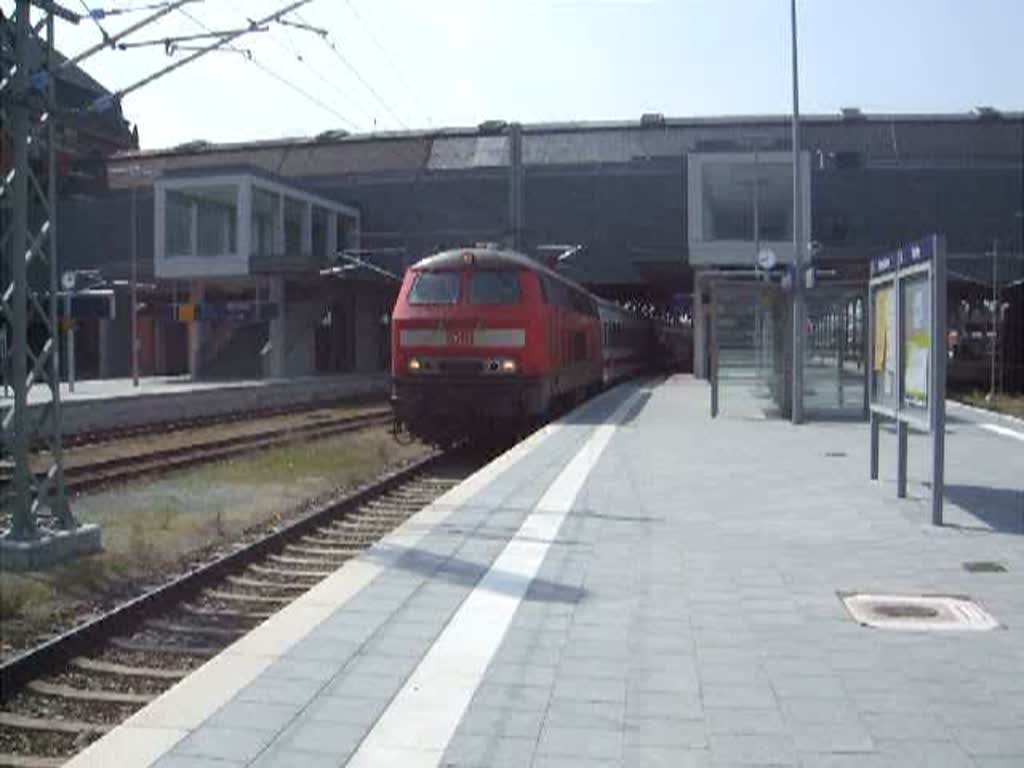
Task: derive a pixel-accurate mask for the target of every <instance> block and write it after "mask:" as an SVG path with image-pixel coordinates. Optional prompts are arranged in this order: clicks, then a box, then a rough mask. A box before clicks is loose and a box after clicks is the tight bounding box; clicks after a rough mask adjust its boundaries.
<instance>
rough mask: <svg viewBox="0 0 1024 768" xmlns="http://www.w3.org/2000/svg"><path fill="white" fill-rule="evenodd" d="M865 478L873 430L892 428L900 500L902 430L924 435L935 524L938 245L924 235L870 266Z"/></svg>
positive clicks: (875, 437) (940, 408) (940, 301)
mask: <svg viewBox="0 0 1024 768" xmlns="http://www.w3.org/2000/svg"><path fill="white" fill-rule="evenodd" d="M868 311H869V316H868V324H869V328H870V331H869V337H868V343H869V344H870V347H871V349H870V355H869V360H870V361H871V375H870V377H869V389H870V391H869V402H870V411H871V477H872V479H875V480H877V479H878V457H879V439H880V424H881V422H882V421H884V420H890V421H895V422H896V435H897V441H898V448H897V478H896V489H897V490H896V493H897V495H898V496H899V497H901V498H903V497H905V496H906V494H907V444H908V436H909V429H910V427H914V428H917V429H920V430H922V431H924V432H927V433H929V434H931V437H932V441H931V442H932V454H933V455H932V522H933V523H935V524H936V525H941V524H942V494H943V468H944V462H945V430H946V341H945V339H946V246H945V240H944V238H942V236H940V235H932V236H931V237H927V238H924V239H923V240H919V241H917V242H915V243H910V244H909V245H906V246H903V247H902V248H900V249H898V250H896V251H893V252H891V253H886V254H882V255H880V256H876V257H875V258H873V259H872V260H871V281H870V283H869V301H868Z"/></svg>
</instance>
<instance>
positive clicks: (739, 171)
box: [701, 160, 793, 242]
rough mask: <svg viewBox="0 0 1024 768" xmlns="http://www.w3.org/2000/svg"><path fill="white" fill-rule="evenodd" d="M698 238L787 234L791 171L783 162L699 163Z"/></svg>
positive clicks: (789, 229)
mask: <svg viewBox="0 0 1024 768" xmlns="http://www.w3.org/2000/svg"><path fill="white" fill-rule="evenodd" d="M701 191H702V194H701V211H702V214H703V217H702V224H703V233H702V234H703V239H704V241H706V242H709V241H715V240H741V241H750V242H753V241H755V240H757V241H785V240H790V239H792V232H793V171H792V166H791V165H788V164H786V163H755V162H754V161H753V160H750V161H742V162H735V161H734V162H720V163H715V162H710V163H705V164H704V165H703V167H702V171H701Z"/></svg>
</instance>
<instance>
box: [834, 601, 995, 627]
mask: <svg viewBox="0 0 1024 768" xmlns="http://www.w3.org/2000/svg"><path fill="white" fill-rule="evenodd" d="M840 597H841V599H842V601H843V605H845V606H846V610H847V611H849V613H850V615H851V616H852V617H853V618H854V619H855V620H856V621H858V622H860V623H861V624H863V625H864V626H867V627H877V628H879V629H897V630H910V631H943V630H961V631H976V632H980V631H985V630H989V629H995V628H996V627H998V626H999V622H997V621H996V620H995V619H994V618H993V617H992V616H991V615H990V614H989V613H988V612H987V611H986V610H985V609H984V608H982V607H981V606H980V605H978V604H977V603H975V602H974V601H973V600H968V599H967V598H964V597H950V596H944V595H869V594H851V595H840Z"/></svg>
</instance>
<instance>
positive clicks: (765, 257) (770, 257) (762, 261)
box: [757, 248, 778, 269]
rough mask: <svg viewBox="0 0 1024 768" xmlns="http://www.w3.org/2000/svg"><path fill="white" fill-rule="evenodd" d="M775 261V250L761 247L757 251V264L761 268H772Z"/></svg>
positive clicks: (776, 260)
mask: <svg viewBox="0 0 1024 768" xmlns="http://www.w3.org/2000/svg"><path fill="white" fill-rule="evenodd" d="M777 262H778V259H777V258H776V256H775V251H773V250H772V249H771V248H762V249H761V250H760V251H758V252H757V266H759V267H760V268H761V269H773V268H774V267H775V264H776V263H777Z"/></svg>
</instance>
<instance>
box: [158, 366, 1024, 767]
mask: <svg viewBox="0 0 1024 768" xmlns="http://www.w3.org/2000/svg"><path fill="white" fill-rule="evenodd" d="M625 394H626V393H625V392H619V393H612V395H609V396H607V397H606V400H605V402H603V403H601V404H600V408H598V409H596V410H595V411H594V413H596V414H598V415H600V414H607V413H608V412H610V410H611V409H612V407H613V406H614V402H615V401H616V400H617V399H618V400H621V398H622V397H624V396H625ZM649 394H650V398H649V400H647V401H646V403H645V404H644V406H643V407H642V408H641V409H640V410H639V411H638V412H637V413H636V414H635V416H634V418H633V419H632V421H631V422H630V424H629V425H628V426H627V427H623V428H621V429H619V430H617V431H616V433H615V434H614V436H613V438H612V440H611V442H610V443H609V445H608V447H607V449H606V450H605V452H604V454H603V455H602V457H601V459H600V461H599V462H598V464H597V466H596V467H595V468H594V470H593V471H592V472H591V474H590V475H589V476H588V478H587V480H586V482H585V483H584V485H583V487H582V489H581V491H580V493H579V495H578V497H577V498H576V500H575V502H574V503H573V508H572V510H571V511H570V513H569V514H568V516H567V517H566V519H565V522H564V524H563V526H562V528H561V530H560V531H559V532H558V534H557V536H556V537H555V539H554V541H553V542H551V545H550V547H549V548H548V550H547V553H546V556H545V559H544V561H543V562H542V564H541V566H540V570H539V572H538V573H537V576H536V578H535V579H534V582H533V583H532V584H531V585H530V586H529V588H528V589H527V592H526V594H525V596H524V599H523V600H522V602H521V603H520V604H519V607H518V609H517V610H516V613H515V615H514V616H513V618H512V621H511V624H510V627H509V630H508V632H507V633H506V635H505V636H504V638H502V640H501V642H500V644H499V645H498V646H497V650H496V652H495V655H494V658H493V659H492V662H491V664H490V666H489V667H488V669H487V671H486V673H485V674H484V676H483V678H482V680H480V681H479V684H478V685H477V687H476V688H475V690H474V691H473V693H472V696H471V698H470V702H469V705H468V707H467V708H466V710H465V712H464V714H463V716H462V719H461V721H460V722H459V724H458V727H457V728H456V731H455V735H454V736H453V737H452V739H451V741H450V742H449V743H448V748H447V750H446V751H445V752H444V755H443V758H442V761H441V762H442V764H443V765H451V766H469V767H474V768H475V767H476V766H484V765H486V766H502V765H504V766H520V765H523V766H529V767H530V768H545V766H555V765H557V766H559V768H565V767H566V766H568V767H570V768H571V766H576V765H587V766H630V768H633V767H634V766H668V765H671V766H679V767H681V768H685V766H702V767H703V766H734V767H735V766H743V765H774V766H802V768H816V767H817V766H821V767H822V768H825V767H827V768H847V767H848V766H857V767H858V768H875V767H876V766H877V767H878V768H882V767H883V766H884V767H885V768H896V766H900V768H902V767H903V766H910V767H911V768H914V767H915V766H925V765H927V766H929V767H931V766H939V767H940V768H941V767H942V766H971V767H972V768H978V767H979V766H988V767H989V768H1006V767H1007V766H1010V765H1024V738H1022V737H1021V736H1020V734H1022V733H1024V676H1021V675H1019V674H1011V673H1010V670H1020V669H1024V642H1022V641H1024V637H1022V636H1021V630H1020V629H1018V628H1019V627H1022V626H1024V589H1022V588H1021V581H1020V575H1021V574H1022V573H1024V536H1022V535H1021V534H1020V532H1016V531H1011V530H1007V529H1006V528H1005V526H1003V527H1002V528H1001V527H1000V525H1001V523H1000V520H1002V518H1001V517H999V515H992V514H989V512H988V511H987V510H988V508H989V507H990V506H991V504H1000V503H1005V500H1006V499H1007V498H1009V499H1011V501H1012V499H1014V498H1018V497H1016V496H1014V495H1013V494H1014V493H1015V492H1016V491H1017V490H1019V489H1020V478H1019V472H1016V473H1015V472H1013V471H1011V470H1010V469H1009V466H1010V465H1011V464H1012V462H1010V461H1008V459H1009V458H1011V457H1012V456H1014V455H1021V456H1022V459H1024V452H1022V451H1021V449H1020V448H1019V447H1018V446H1019V443H1017V442H1015V441H1010V440H1007V439H1005V438H1000V437H998V436H996V435H992V434H990V433H987V432H985V431H984V430H981V429H980V428H978V427H977V425H976V424H973V423H968V422H964V423H960V424H957V425H956V429H955V431H954V432H953V433H951V434H950V436H949V437H948V439H947V453H948V463H947V482H948V483H949V487H950V488H951V489H952V491H951V493H950V494H949V496H948V499H947V501H948V504H947V506H948V508H949V510H950V519H951V520H953V521H955V525H951V526H947V527H945V528H933V527H931V526H930V525H929V508H928V498H927V488H926V487H925V486H924V485H923V482H924V481H925V480H927V473H926V471H925V469H926V464H925V458H926V454H925V451H924V447H925V446H924V443H923V441H922V440H921V439H920V438H919V437H917V436H914V437H912V438H911V455H912V460H911V466H910V477H911V484H910V491H911V492H910V494H909V498H908V499H906V500H902V501H901V500H897V499H896V498H895V492H894V486H893V481H894V478H893V467H892V462H891V459H892V454H891V445H889V443H888V442H887V440H888V441H891V437H887V436H883V472H882V481H881V482H880V483H877V484H872V483H871V482H870V481H869V480H868V479H867V477H866V474H867V473H866V467H867V448H868V445H867V432H866V428H865V427H864V426H863V425H861V424H853V423H821V424H813V423H812V424H807V425H804V426H801V427H800V428H793V427H792V426H790V425H788V424H786V423H783V422H777V421H772V420H758V421H754V420H748V419H743V418H739V417H735V416H732V415H730V414H729V413H728V412H726V413H725V415H724V416H723V417H721V418H719V419H718V420H716V421H714V422H712V421H711V420H710V419H709V418H708V417H707V413H706V408H707V400H706V397H707V392H706V388H705V386H704V385H703V384H701V383H698V382H693V381H691V380H688V379H685V378H676V379H672V380H669V381H668V382H666V383H664V384H662V385H660V386H658V387H656V388H653V389H652V391H651V392H650V393H649ZM729 402H730V403H731V406H730V407H733V408H738V407H740V406H743V407H753V406H752V403H751V402H746V401H743V400H742V398H741V397H740V396H739V395H738V394H736V393H732V394H731V395H730V400H729ZM599 420H600V419H599V418H593V419H592V420H591V421H592V423H597V422H598V421H599ZM588 434H589V431H588V430H587V429H577V430H565V431H563V432H561V433H556V435H555V436H553V437H552V438H551V439H550V440H548V441H546V442H545V443H543V444H542V445H541V447H540V448H538V450H537V451H535V452H534V453H532V454H529V455H528V456H526V457H525V458H524V459H523V460H522V461H521V462H520V463H519V464H518V465H517V466H516V467H514V468H513V470H511V471H508V472H506V473H503V474H502V475H500V476H498V477H497V478H495V479H494V480H493V481H492V482H491V483H489V484H488V485H487V486H486V487H485V488H484V489H482V490H481V491H480V492H479V493H478V494H477V495H476V496H474V498H473V499H471V500H470V501H468V502H467V503H466V504H464V505H462V506H461V507H460V508H459V509H457V510H454V511H453V512H452V514H451V515H450V516H449V518H447V519H446V520H445V522H444V524H443V525H441V526H438V527H437V528H435V529H434V530H432V531H430V532H429V533H428V534H427V536H426V537H425V538H424V539H423V540H422V541H421V543H420V545H418V546H417V547H415V548H411V549H409V550H408V551H403V552H398V553H396V552H393V551H387V550H386V549H382V550H380V551H378V552H377V555H376V556H380V557H383V556H385V555H386V556H388V557H393V556H394V555H396V554H398V555H400V556H399V557H398V559H397V561H396V562H395V565H394V566H393V567H391V568H389V570H388V571H386V572H385V573H384V574H383V575H381V576H380V577H378V579H377V580H375V581H374V582H373V583H371V584H370V585H369V586H368V587H367V588H365V589H364V590H363V592H361V593H360V594H359V595H356V597H355V598H353V599H352V600H351V601H349V602H348V603H346V604H345V605H344V606H341V607H339V609H338V610H337V611H336V612H335V613H334V614H333V615H332V616H330V617H328V618H327V619H325V620H324V621H323V622H322V623H321V624H320V625H319V626H318V627H316V628H315V629H314V630H313V631H312V632H311V633H310V634H309V636H308V637H307V638H306V639H305V640H303V641H301V642H300V643H299V644H297V645H296V646H295V647H294V648H293V651H292V652H291V653H289V654H287V655H286V656H285V658H284V659H282V660H281V661H280V662H278V663H275V664H274V665H272V666H271V668H270V669H268V670H267V672H266V673H265V674H264V675H262V676H261V677H260V678H259V679H257V680H256V681H255V682H254V683H253V684H252V685H250V686H248V687H247V688H246V689H244V690H243V691H242V692H241V693H240V694H239V695H238V696H236V697H235V699H234V700H233V701H232V702H229V704H228V705H226V706H225V707H224V708H222V710H221V711H220V712H218V714H217V715H216V716H215V717H214V718H212V719H211V720H210V721H208V722H207V723H206V724H204V725H203V726H202V727H200V728H199V729H198V730H197V731H196V732H194V733H193V734H191V735H190V736H189V737H188V738H187V739H186V740H185V741H183V742H182V743H181V744H179V747H178V748H176V749H175V751H174V753H173V754H172V755H170V756H168V757H167V758H165V759H166V760H179V759H181V760H215V759H218V756H224V757H227V758H229V759H232V760H234V761H235V762H236V763H245V762H246V761H248V763H250V764H254V765H260V766H263V765H278V764H280V765H286V766H287V765H293V764H299V763H300V762H301V763H302V765H303V766H304V768H317V766H319V765H321V764H323V765H327V764H331V763H330V762H329V761H332V760H333V761H337V763H336V764H338V765H341V764H342V763H343V762H344V760H346V759H347V756H348V754H350V753H351V750H353V749H354V748H355V746H356V745H358V744H359V743H360V741H361V740H362V739H363V738H364V737H365V736H366V734H367V733H369V731H370V730H371V729H372V728H373V725H374V723H375V722H376V721H377V718H378V717H379V716H380V714H381V713H382V712H383V711H385V710H386V708H387V707H388V705H389V702H390V701H391V699H392V698H393V697H394V696H395V694H396V693H397V692H398V690H399V689H400V688H401V686H402V684H403V683H404V682H405V680H406V679H408V675H409V674H410V673H411V672H412V670H413V669H414V668H415V667H416V665H417V664H418V663H419V661H420V660H421V659H422V658H423V656H424V654H426V652H427V651H428V649H429V648H430V646H431V644H432V643H433V642H434V640H435V639H436V637H437V636H438V635H439V634H440V633H441V632H442V631H443V629H444V627H445V625H446V623H447V622H448V621H449V619H450V617H451V616H452V615H453V614H454V613H455V611H457V610H458V608H459V607H460V606H461V605H462V604H463V601H464V600H465V598H466V596H467V595H468V594H470V592H471V591H472V590H473V589H474V587H475V586H476V584H477V582H478V581H479V579H480V578H481V576H482V575H483V574H484V573H486V571H487V569H488V568H490V565H491V563H492V562H493V560H494V558H495V557H497V555H498V554H499V553H500V552H501V551H502V549H503V548H504V546H505V544H506V543H507V541H508V539H509V537H510V536H511V535H512V534H513V532H514V531H515V530H516V529H517V528H518V526H519V524H520V523H521V522H522V520H523V519H525V517H526V515H527V514H529V512H530V510H531V509H532V508H533V506H534V505H535V504H536V503H537V501H538V500H539V499H540V497H541V495H542V494H543V493H544V491H545V489H546V488H547V486H548V484H549V483H550V482H551V481H552V480H553V479H554V478H555V477H556V476H557V474H558V473H559V472H560V471H561V469H562V468H563V467H564V466H565V465H566V464H567V463H568V461H569V460H570V459H571V458H572V457H573V456H574V455H575V454H576V452H577V451H578V449H579V447H580V446H581V445H582V443H583V440H585V439H586V436H587V435H588ZM830 452H831V453H835V452H839V453H843V454H845V457H842V458H839V459H836V458H829V457H827V456H826V455H825V454H826V453H830ZM1014 452H1016V453H1014ZM788 468H799V470H800V471H799V473H795V472H791V471H788ZM1020 498H1024V496H1022V497H1020ZM969 560H996V561H998V562H1000V563H1003V564H1004V565H1006V566H1007V568H1008V570H1007V572H1006V573H1002V574H985V575H983V576H982V575H979V574H970V573H968V572H967V571H965V570H964V569H963V567H962V564H963V563H964V562H966V561H969ZM849 590H861V591H878V592H884V591H906V592H908V593H949V594H966V595H970V596H972V597H975V598H977V599H978V600H979V601H980V602H981V603H982V604H983V605H985V607H986V608H988V609H989V610H991V611H992V612H993V613H994V614H995V615H996V616H997V618H998V619H1000V620H1001V621H1002V622H1003V624H1004V628H1002V629H1000V630H998V631H996V632H992V633H988V634H984V635H962V634H954V633H949V634H928V633H887V632H882V631H878V630H871V629H866V628H864V627H861V626H859V625H857V624H856V623H854V622H853V621H852V620H851V619H850V618H849V617H848V615H847V614H846V611H845V609H844V608H843V606H842V604H841V603H840V601H839V598H838V596H837V593H838V592H842V591H849ZM296 708H298V710H299V711H298V712H297V713H296V714H295V715H294V717H292V716H291V715H290V714H289V713H292V712H293V711H294V710H295V709H296ZM241 734H249V735H255V736H256V737H257V738H256V741H255V742H254V744H256V745H258V746H251V745H250V746H247V745H246V742H245V741H244V739H242V738H241ZM217 735H221V736H224V738H222V739H220V741H219V743H217V740H216V739H215V738H214V736H217ZM261 739H262V741H261ZM267 739H269V740H267ZM254 749H255V750H256V752H255V753H254V752H253V750H254ZM233 750H234V751H233ZM240 755H241V756H242V757H241V758H240V757H239V756H240ZM304 757H305V758H306V759H305V760H304V759H303V758H304ZM275 760H276V761H277V762H275ZM324 760H327V761H328V762H324ZM182 765H190V763H187V762H186V763H182ZM199 765H200V764H198V763H197V764H196V768H199Z"/></svg>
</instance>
